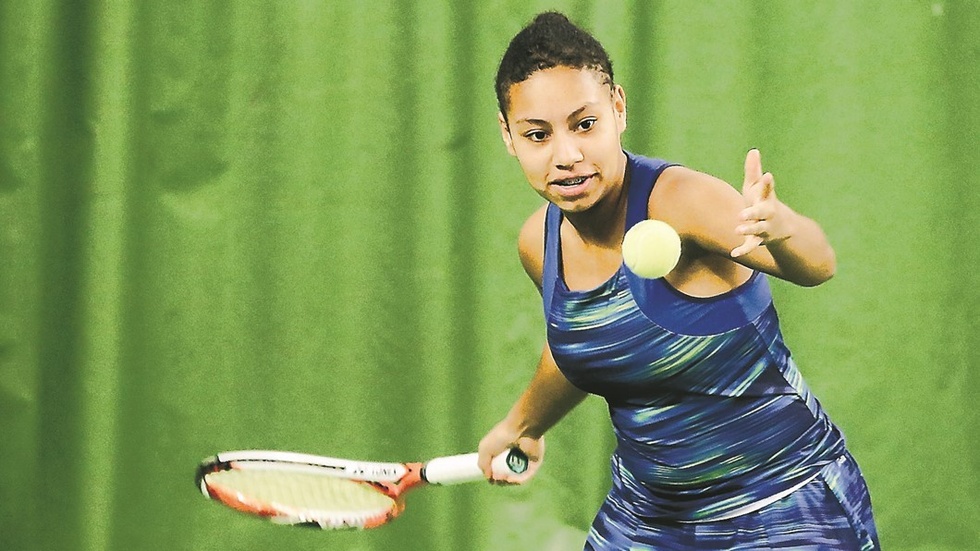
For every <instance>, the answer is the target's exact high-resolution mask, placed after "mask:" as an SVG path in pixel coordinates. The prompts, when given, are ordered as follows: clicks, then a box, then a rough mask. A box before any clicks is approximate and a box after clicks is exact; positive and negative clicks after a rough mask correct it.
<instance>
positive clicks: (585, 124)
mask: <svg viewBox="0 0 980 551" xmlns="http://www.w3.org/2000/svg"><path fill="white" fill-rule="evenodd" d="M595 123H596V119H595V117H589V118H587V119H582V121H581V122H579V123H578V127H579V129H580V130H583V131H585V132H588V131H589V130H592V127H593V126H595Z"/></svg>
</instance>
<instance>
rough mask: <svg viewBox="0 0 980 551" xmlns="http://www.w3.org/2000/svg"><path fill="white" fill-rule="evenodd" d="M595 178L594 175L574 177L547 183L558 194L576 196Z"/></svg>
mask: <svg viewBox="0 0 980 551" xmlns="http://www.w3.org/2000/svg"><path fill="white" fill-rule="evenodd" d="M594 178H595V174H586V175H584V176H575V177H572V178H560V179H557V180H552V181H550V182H548V183H549V184H550V185H551V186H553V187H554V188H555V189H556V190H557V191H558V193H559V194H561V195H564V196H571V195H578V194H579V193H581V192H582V191H584V190H585V188H586V187H588V185H589V182H591V181H592V180H593V179H594Z"/></svg>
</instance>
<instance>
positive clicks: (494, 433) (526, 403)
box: [479, 208, 587, 483]
mask: <svg viewBox="0 0 980 551" xmlns="http://www.w3.org/2000/svg"><path fill="white" fill-rule="evenodd" d="M544 213H545V209H544V208H542V209H540V210H538V211H537V212H536V213H534V214H533V215H532V216H531V217H530V218H529V219H528V221H527V222H526V223H525V224H524V226H523V228H522V229H521V234H520V238H519V240H518V251H519V253H520V257H521V263H522V264H523V266H524V269H525V271H526V272H527V274H528V276H529V277H530V278H531V280H532V281H534V283H535V285H536V286H537V287H538V290H539V291H540V290H541V285H542V283H541V281H542V277H543V271H544ZM586 396H587V393H586V392H584V391H582V390H580V389H578V388H577V387H575V386H574V385H572V384H571V383H570V382H569V381H568V379H566V378H565V376H564V375H562V373H561V371H560V370H559V369H558V365H557V364H556V363H555V359H554V357H553V356H552V355H551V347H550V346H548V344H547V343H545V346H544V350H543V351H542V353H541V359H540V361H539V362H538V367H537V370H536V371H535V373H534V377H533V378H532V379H531V382H530V383H528V386H527V388H526V389H525V390H524V392H523V393H522V394H521V396H520V398H518V399H517V401H516V402H515V403H514V405H513V406H512V407H511V409H510V411H509V412H508V414H507V416H506V417H505V418H504V419H503V420H502V421H501V422H499V423H497V425H496V426H495V427H494V428H493V429H491V430H490V432H489V433H487V435H486V436H485V437H484V438H483V439H482V440H481V441H480V446H479V454H480V455H479V465H480V468H481V469H482V470H483V473H484V475H485V476H486V477H487V479H489V480H491V481H492V482H501V483H521V482H525V481H526V480H528V479H530V478H531V477H533V476H534V473H535V472H537V469H538V467H539V466H540V464H541V460H542V459H543V457H544V433H545V432H546V431H547V430H548V429H550V428H551V427H552V426H554V425H555V423H557V422H558V421H560V420H561V419H562V418H563V417H564V416H565V415H566V414H567V413H568V412H569V411H571V410H572V409H574V408H575V406H577V405H578V404H579V403H581V402H582V400H583V399H585V397H586ZM513 447H518V448H520V449H521V450H522V451H523V452H524V453H525V454H527V456H528V459H530V460H531V464H530V466H529V468H528V470H527V471H526V472H525V473H524V474H522V475H519V476H513V475H507V474H506V473H493V472H491V468H490V462H491V460H492V458H493V457H495V456H497V455H499V454H501V453H503V452H505V451H506V450H507V449H509V448H513Z"/></svg>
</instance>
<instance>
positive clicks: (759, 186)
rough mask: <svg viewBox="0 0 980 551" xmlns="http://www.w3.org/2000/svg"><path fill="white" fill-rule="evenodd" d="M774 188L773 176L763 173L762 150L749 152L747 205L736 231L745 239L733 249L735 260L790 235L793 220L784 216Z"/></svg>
mask: <svg viewBox="0 0 980 551" xmlns="http://www.w3.org/2000/svg"><path fill="white" fill-rule="evenodd" d="M775 187H776V184H775V181H774V180H773V177H772V173H769V172H766V173H765V174H763V173H762V158H761V155H760V154H759V150H758V149H751V150H749V152H748V154H747V155H746V156H745V181H744V182H743V183H742V197H744V198H745V205H746V206H745V209H743V210H742V212H741V214H740V216H739V218H740V220H741V223H740V224H739V225H738V227H736V228H735V232H736V233H738V234H740V235H744V236H745V239H744V240H743V241H742V244H741V245H739V246H738V247H736V248H735V249H733V250H732V253H731V254H732V257H733V258H737V257H739V256H742V255H744V254H747V253H750V252H752V251H753V250H754V249H755V248H756V247H760V246H762V245H767V244H769V243H775V242H778V241H782V240H784V239H786V238H788V237H789V236H790V235H791V229H790V227H789V223H790V220H789V219H790V217H789V216H786V215H785V214H786V210H787V209H786V208H785V205H783V204H782V203H781V202H779V199H777V198H776V190H775Z"/></svg>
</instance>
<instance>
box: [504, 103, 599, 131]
mask: <svg viewBox="0 0 980 551" xmlns="http://www.w3.org/2000/svg"><path fill="white" fill-rule="evenodd" d="M594 105H596V102H589V103H586V104H585V105H583V106H582V107H579V108H578V109H576V110H574V111H572V112H571V114H569V115H568V117H567V118H566V119H565V120H566V121H571V120H573V119H575V118H577V117H578V116H579V115H581V114H582V111H585V110H586V109H588V108H589V107H592V106H594ZM522 122H526V123H529V124H536V125H538V126H551V123H549V122H548V121H546V120H542V119H518V120H516V121H514V124H519V123H522Z"/></svg>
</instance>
